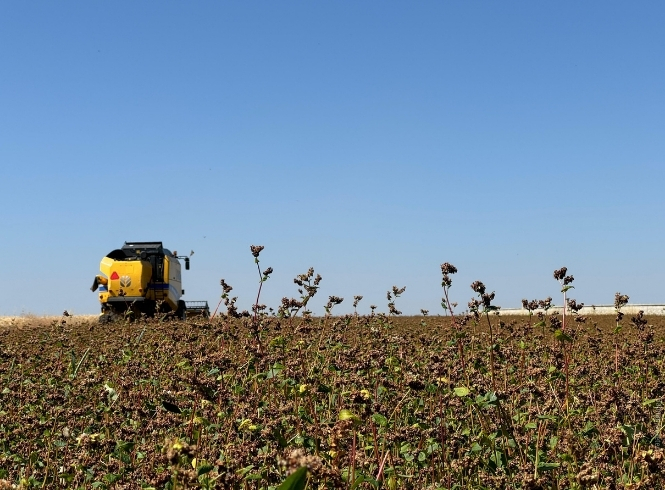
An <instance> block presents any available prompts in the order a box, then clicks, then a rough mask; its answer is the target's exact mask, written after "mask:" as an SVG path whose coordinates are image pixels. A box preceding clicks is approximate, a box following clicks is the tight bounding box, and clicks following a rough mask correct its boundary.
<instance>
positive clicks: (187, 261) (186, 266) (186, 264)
mask: <svg viewBox="0 0 665 490" xmlns="http://www.w3.org/2000/svg"><path fill="white" fill-rule="evenodd" d="M185 270H189V257H185Z"/></svg>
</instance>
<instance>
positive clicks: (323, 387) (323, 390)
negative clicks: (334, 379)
mask: <svg viewBox="0 0 665 490" xmlns="http://www.w3.org/2000/svg"><path fill="white" fill-rule="evenodd" d="M316 392H317V393H331V392H332V388H331V387H330V386H326V385H324V384H320V385H319V386H317V388H316Z"/></svg>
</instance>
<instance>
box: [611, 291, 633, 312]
mask: <svg viewBox="0 0 665 490" xmlns="http://www.w3.org/2000/svg"><path fill="white" fill-rule="evenodd" d="M629 299H630V298H629V297H628V295H626V294H621V293H616V294H615V295H614V308H615V309H617V310H620V309H621V308H622V307H624V306H626V305H627V304H628V300H629Z"/></svg>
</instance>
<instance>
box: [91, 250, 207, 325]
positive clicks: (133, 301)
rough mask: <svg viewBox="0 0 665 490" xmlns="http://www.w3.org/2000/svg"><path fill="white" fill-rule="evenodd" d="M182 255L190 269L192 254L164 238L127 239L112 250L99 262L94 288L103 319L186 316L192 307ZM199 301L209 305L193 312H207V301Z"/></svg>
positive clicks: (106, 320) (101, 319)
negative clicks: (183, 275)
mask: <svg viewBox="0 0 665 490" xmlns="http://www.w3.org/2000/svg"><path fill="white" fill-rule="evenodd" d="M180 259H183V260H184V262H185V269H186V270H187V269H189V257H186V256H178V255H177V253H176V252H171V251H170V250H168V249H166V248H164V246H163V245H162V242H125V244H124V245H123V246H122V248H119V249H116V250H113V251H112V252H110V253H108V254H107V255H106V257H104V258H103V259H102V261H101V264H100V266H99V269H100V271H101V272H102V274H101V275H98V276H95V280H94V282H93V284H92V287H91V288H90V289H91V290H92V291H93V292H94V291H97V290H98V289H99V302H100V303H101V307H102V312H101V315H100V317H99V321H100V322H108V321H112V320H114V319H116V318H119V317H125V316H127V315H134V316H138V315H140V314H145V315H147V316H153V315H155V314H157V313H173V314H174V315H175V316H176V317H177V318H179V319H182V320H184V319H185V318H186V317H187V310H188V309H187V303H185V301H183V300H182V299H181V297H182V296H183V295H184V294H185V290H184V289H182V279H181V265H180ZM197 303H205V308H201V307H199V305H197V308H196V309H195V311H192V313H198V314H202V315H203V316H205V313H206V312H209V309H208V308H207V302H197ZM201 311H203V313H201Z"/></svg>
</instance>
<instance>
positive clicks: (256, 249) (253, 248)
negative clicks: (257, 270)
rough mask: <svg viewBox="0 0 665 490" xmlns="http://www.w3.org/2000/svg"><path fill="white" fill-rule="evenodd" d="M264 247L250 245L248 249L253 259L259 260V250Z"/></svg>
mask: <svg viewBox="0 0 665 490" xmlns="http://www.w3.org/2000/svg"><path fill="white" fill-rule="evenodd" d="M264 248H265V247H264V246H263V245H250V246H249V249H250V250H251V251H252V255H253V256H254V258H257V259H258V258H259V254H260V253H261V250H263V249H264Z"/></svg>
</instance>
